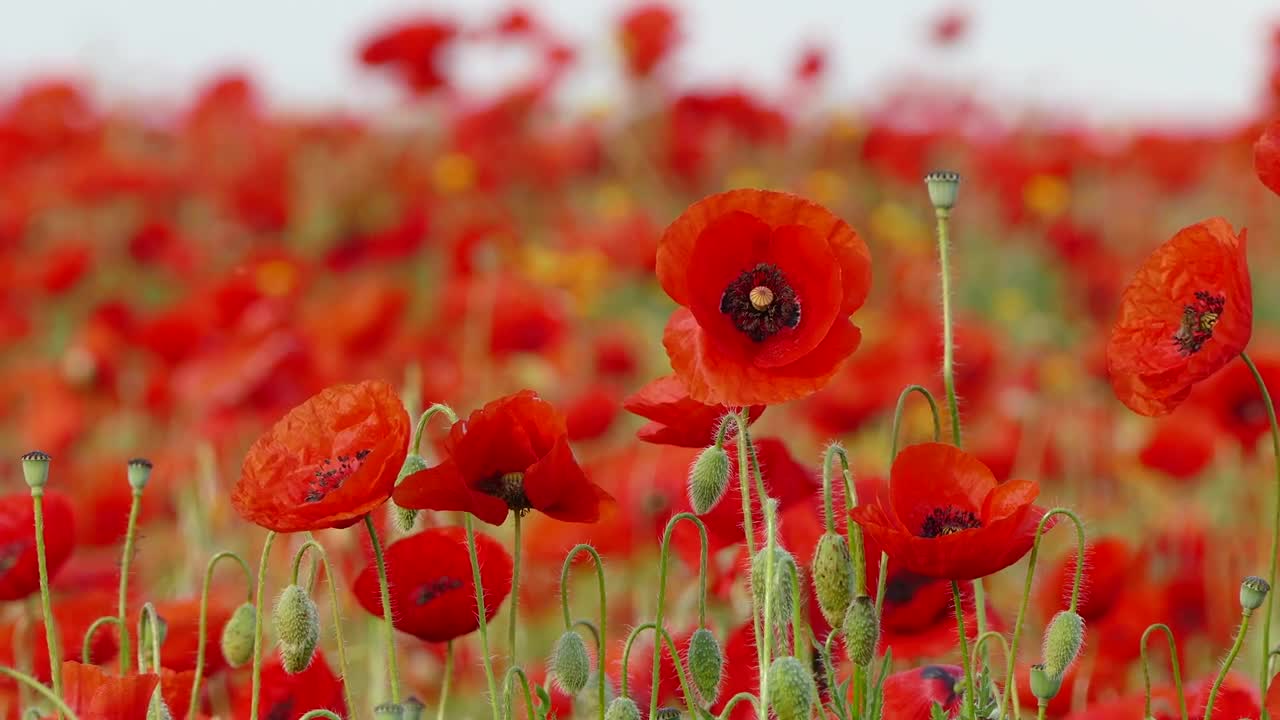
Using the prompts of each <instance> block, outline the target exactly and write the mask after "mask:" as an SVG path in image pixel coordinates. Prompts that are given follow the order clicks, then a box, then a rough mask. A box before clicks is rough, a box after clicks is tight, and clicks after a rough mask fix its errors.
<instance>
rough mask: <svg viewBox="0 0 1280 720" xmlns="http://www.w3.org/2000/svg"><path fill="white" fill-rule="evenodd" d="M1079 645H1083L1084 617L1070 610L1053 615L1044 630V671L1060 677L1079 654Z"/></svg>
mask: <svg viewBox="0 0 1280 720" xmlns="http://www.w3.org/2000/svg"><path fill="white" fill-rule="evenodd" d="M1081 645H1084V618H1082V617H1080V615H1079V614H1077V613H1075V612H1072V611H1070V610H1062V611H1060V612H1059V613H1058V614H1057V615H1054V616H1053V620H1050V621H1049V627H1048V628H1047V629H1046V630H1045V632H1044V649H1043V651H1042V656H1043V657H1044V671H1045V672H1046V673H1048V674H1049V675H1051V676H1053V677H1057V678H1061V677H1062V673H1064V672H1066V671H1067V668H1069V667H1071V663H1073V662H1075V659H1076V656H1077V655H1079V654H1080V646H1081Z"/></svg>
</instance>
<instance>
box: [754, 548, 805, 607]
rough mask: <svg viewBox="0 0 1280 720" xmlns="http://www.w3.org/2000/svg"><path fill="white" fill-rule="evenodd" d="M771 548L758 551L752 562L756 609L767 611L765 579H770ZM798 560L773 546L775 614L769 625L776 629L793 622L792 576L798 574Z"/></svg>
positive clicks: (773, 599) (773, 598)
mask: <svg viewBox="0 0 1280 720" xmlns="http://www.w3.org/2000/svg"><path fill="white" fill-rule="evenodd" d="M768 557H769V546H768V545H765V546H764V547H762V548H760V549H759V550H758V551H756V556H755V559H754V560H752V561H751V592H752V594H753V596H754V597H755V603H756V607H757V608H758V609H759V610H760V611H762V612H763V611H764V609H765V586H766V584H767V583H766V582H765V579H766V578H767V577H768V571H769V567H768V562H767V560H768ZM796 570H797V568H796V560H795V558H794V557H792V556H791V553H789V552H787V551H786V550H785V549H783V547H782V546H781V545H778V544H776V543H775V544H774V545H773V588H772V595H773V597H772V598H770V599H771V600H772V603H773V607H772V609H773V614H772V616H771V617H770V618H769V623H770V624H771V625H772V626H773V627H775V628H784V627H786V626H787V624H788V623H790V622H791V610H792V605H793V603H794V601H795V594H794V593H793V592H792V585H791V574H792V573H794V572H796Z"/></svg>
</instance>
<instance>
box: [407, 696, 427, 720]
mask: <svg viewBox="0 0 1280 720" xmlns="http://www.w3.org/2000/svg"><path fill="white" fill-rule="evenodd" d="M400 706H401V707H403V708H404V720H422V717H423V716H424V715H425V714H426V712H427V706H426V705H423V704H422V701H421V700H419V699H418V698H416V697H412V696H410V697H409V699H408V700H405V701H404V702H402V703H400Z"/></svg>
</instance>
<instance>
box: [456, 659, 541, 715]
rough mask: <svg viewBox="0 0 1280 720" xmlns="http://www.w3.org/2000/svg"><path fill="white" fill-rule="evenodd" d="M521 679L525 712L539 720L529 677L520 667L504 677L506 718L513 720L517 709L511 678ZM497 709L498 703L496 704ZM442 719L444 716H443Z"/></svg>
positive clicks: (512, 667) (509, 670) (511, 669)
mask: <svg viewBox="0 0 1280 720" xmlns="http://www.w3.org/2000/svg"><path fill="white" fill-rule="evenodd" d="M513 677H516V678H519V679H520V684H521V686H523V688H524V711H525V713H526V714H527V716H528V718H529V720H535V719H536V718H537V711H536V710H535V709H534V707H533V693H532V692H531V691H530V690H529V676H528V675H526V674H525V672H524V670H523V669H521V668H520V667H519V666H516V665H512V666H511V667H509V668H507V674H506V675H504V676H503V677H502V697H503V699H504V700H505V701H506V704H507V707H506V710H507V712H506V717H507V720H513V718H514V717H515V708H513V707H511V678H513ZM495 709H496V703H495ZM440 717H441V718H443V717H444V716H443V715H441V716H440Z"/></svg>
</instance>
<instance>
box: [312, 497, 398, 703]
mask: <svg viewBox="0 0 1280 720" xmlns="http://www.w3.org/2000/svg"><path fill="white" fill-rule="evenodd" d="M364 526H365V529H367V530H368V531H369V542H370V543H371V544H372V545H373V563H374V565H375V566H376V567H377V568H378V586H379V588H380V589H381V591H382V619H383V624H384V625H385V627H386V643H387V672H388V673H389V674H390V675H391V702H393V703H399V702H400V666H399V664H397V662H396V627H395V624H394V622H393V619H392V617H391V588H390V586H389V584H388V583H387V561H386V558H384V557H383V555H382V543H381V542H380V541H379V540H378V530H377V528H375V527H374V526H373V516H372V515H365V516H364ZM329 580H330V582H332V581H333V576H332V575H331V576H330V577H329Z"/></svg>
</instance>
